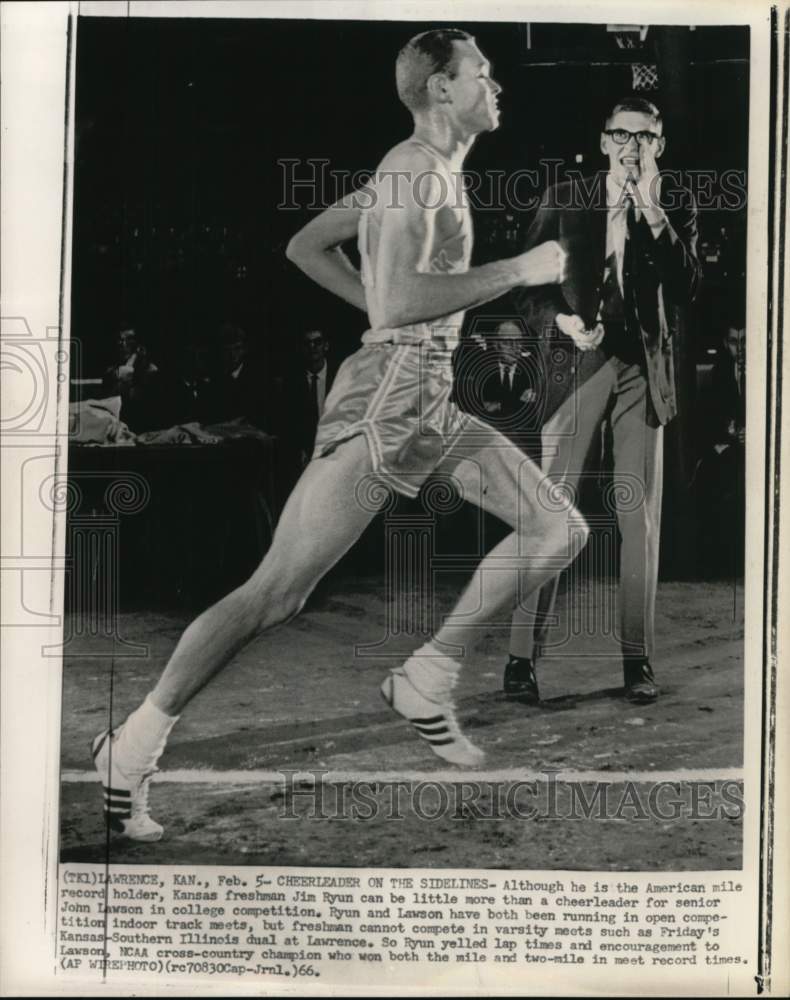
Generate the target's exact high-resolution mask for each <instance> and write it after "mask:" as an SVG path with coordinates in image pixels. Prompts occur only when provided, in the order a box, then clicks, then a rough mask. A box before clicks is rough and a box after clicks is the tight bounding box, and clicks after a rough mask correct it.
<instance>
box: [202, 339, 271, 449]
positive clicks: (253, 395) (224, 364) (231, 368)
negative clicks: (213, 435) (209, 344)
mask: <svg viewBox="0 0 790 1000" xmlns="http://www.w3.org/2000/svg"><path fill="white" fill-rule="evenodd" d="M219 337H220V375H219V378H218V379H217V382H216V391H215V400H214V406H213V408H212V409H213V414H212V417H213V420H214V421H215V422H217V423H219V422H223V421H227V420H239V419H241V420H246V421H248V422H249V423H251V424H253V425H254V426H255V427H259V428H260V429H261V430H269V426H268V424H269V422H270V421H269V413H268V406H267V397H268V394H269V387H268V384H267V378H266V373H265V372H264V371H263V369H262V367H261V365H260V364H259V363H258V362H257V361H256V360H255V359H254V358H253V357H252V353H251V350H250V342H249V338H248V336H247V333H246V331H245V330H243V329H242V328H241V327H240V326H235V325H234V324H232V323H225V324H223V326H222V327H221V329H220V331H219Z"/></svg>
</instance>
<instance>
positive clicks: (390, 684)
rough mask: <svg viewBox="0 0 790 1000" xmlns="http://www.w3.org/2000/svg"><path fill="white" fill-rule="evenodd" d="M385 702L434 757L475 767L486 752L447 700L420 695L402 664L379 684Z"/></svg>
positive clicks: (481, 760) (480, 762)
mask: <svg viewBox="0 0 790 1000" xmlns="http://www.w3.org/2000/svg"><path fill="white" fill-rule="evenodd" d="M381 694H382V697H383V698H384V701H386V703H387V704H388V705H389V706H390V708H392V709H393V710H394V711H395V712H397V713H398V715H402V716H403V718H404V719H406V720H407V721H408V722H409V723H410V724H411V726H412V728H413V729H414V731H415V732H416V733H417V735H418V736H419V737H421V738H422V739H423V740H425V742H426V743H427V744H428V746H429V747H430V748H431V750H433V752H434V753H435V754H436V755H437V757H441V758H442V759H443V760H446V761H449V762H450V763H451V764H460V765H462V766H467V767H474V766H476V765H478V764H482V762H483V761H484V760H485V754H484V753H483V751H482V750H480V749H478V747H476V746H475V745H474V744H473V743H471V742H470V741H469V740H468V739H467V738H466V736H464V734H463V733H462V732H461V728H460V726H459V725H458V721H457V719H456V718H455V707H454V705H453V703H452V701H451V700H450V699H447V700H444V701H433V700H431V699H430V698H426V697H425V695H423V694H421V693H420V692H419V691H418V690H417V688H416V687H415V686H414V685H413V684H412V682H411V681H410V680H409V678H408V677H407V676H406V673H405V672H404V670H403V668H402V667H398V668H397V669H396V670H392V671H391V672H390V675H389V677H387V678H386V679H385V681H384V683H383V684H382V685H381Z"/></svg>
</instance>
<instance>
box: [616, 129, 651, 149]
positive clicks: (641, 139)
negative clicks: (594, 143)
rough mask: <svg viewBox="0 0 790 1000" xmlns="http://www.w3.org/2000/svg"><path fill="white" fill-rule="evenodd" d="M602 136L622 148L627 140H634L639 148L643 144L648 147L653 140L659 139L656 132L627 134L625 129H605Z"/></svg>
mask: <svg viewBox="0 0 790 1000" xmlns="http://www.w3.org/2000/svg"><path fill="white" fill-rule="evenodd" d="M603 134H604V135H608V136H609V137H610V138H611V139H613V140H614V141H615V142H616V143H617V145H618V146H624V145H625V144H626V143H627V142H628V140H629V139H636V141H637V142H638V143H639V145H640V146H641V145H642V144H643V143H646V144H647V145H650V143H651V142H652V141H653V140H654V139H658V138H659V136H658V134H657V133H656V132H629V131H628V129H627V128H607V129H604V132H603Z"/></svg>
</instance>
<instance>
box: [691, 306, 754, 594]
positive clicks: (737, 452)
mask: <svg viewBox="0 0 790 1000" xmlns="http://www.w3.org/2000/svg"><path fill="white" fill-rule="evenodd" d="M745 348H746V330H745V324H744V321H743V316H742V315H740V316H734V317H733V318H732V319H731V321H730V325H729V326H728V329H727V331H726V333H725V335H724V338H723V341H722V347H721V349H720V351H719V355H718V357H717V359H716V361H715V363H714V366H713V372H712V373H711V381H710V385H709V387H708V389H707V391H706V392H704V393H702V395H701V398H700V401H699V412H700V413H701V423H702V426H703V428H704V431H703V435H702V441H701V448H700V459H699V464H698V467H697V474H696V486H697V498H698V504H699V507H698V511H699V539H700V547H701V557H702V564H703V566H704V567H705V569H706V570H707V572H708V573H711V574H713V575H720V574H724V575H726V576H730V577H731V576H734V575H738V574H739V573H741V572H742V571H743V549H744V535H743V532H744V523H745V513H746V511H745V489H744V479H745V465H746V447H745V445H746V366H745V357H746V351H745Z"/></svg>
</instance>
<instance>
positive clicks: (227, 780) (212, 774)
mask: <svg viewBox="0 0 790 1000" xmlns="http://www.w3.org/2000/svg"><path fill="white" fill-rule="evenodd" d="M286 777H287V779H288V780H289V781H293V782H294V783H296V782H300V781H310V782H315V781H316V780H317V781H321V782H328V783H341V782H343V783H350V782H354V781H361V782H362V781H364V782H367V783H369V784H373V783H375V782H378V783H382V784H384V783H387V782H395V781H412V782H419V781H427V782H445V783H448V784H457V783H458V782H461V781H478V782H489V783H491V782H517V781H523V782H548V781H549V780H551V779H553V780H554V781H558V782H559V781H561V782H566V783H567V782H590V783H592V782H601V783H604V784H608V785H611V784H621V783H623V782H626V781H631V782H648V781H649V782H654V783H658V782H662V781H665V782H679V781H683V782H705V781H743V769H742V768H740V767H702V768H678V769H677V770H674V771H568V770H561V771H559V770H558V771H554V770H549V769H546V770H544V771H536V770H534V769H531V768H522V767H515V768H513V767H511V768H502V769H500V770H498V771H461V770H458V771H456V770H452V771H331V770H330V771H322V770H321V769H320V768H316V769H315V770H313V771H311V770H303V769H298V770H297V769H286V768H284V769H283V770H282V771H264V770H250V771H218V770H214V769H212V768H196V769H195V770H173V771H158V772H157V773H156V774H155V775H154V777H153V781H154V782H155V783H157V784H169V785H266V784H273V785H279V784H283V783H284V782H285V780H286ZM61 781H62V782H63V783H64V784H92V783H94V782H98V781H99V775H98V774H97V773H96V771H63V773H62V774H61Z"/></svg>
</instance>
